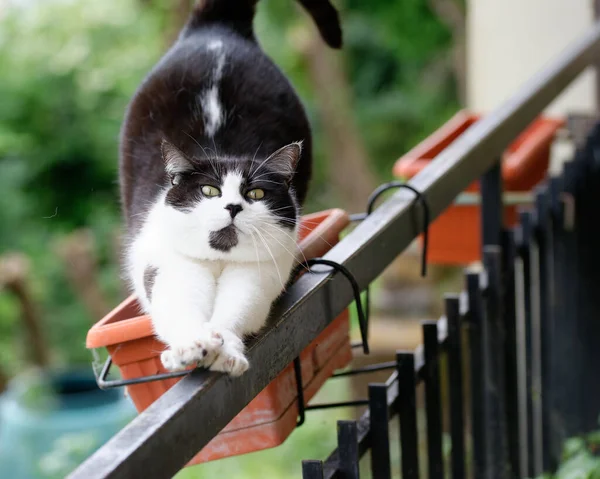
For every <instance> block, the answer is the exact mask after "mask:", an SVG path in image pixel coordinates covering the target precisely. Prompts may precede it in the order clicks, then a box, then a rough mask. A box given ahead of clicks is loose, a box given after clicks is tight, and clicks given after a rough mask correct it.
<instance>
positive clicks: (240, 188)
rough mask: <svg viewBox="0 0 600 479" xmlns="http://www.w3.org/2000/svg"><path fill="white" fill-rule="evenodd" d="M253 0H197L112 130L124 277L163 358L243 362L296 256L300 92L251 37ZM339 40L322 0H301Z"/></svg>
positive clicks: (302, 117) (303, 167)
mask: <svg viewBox="0 0 600 479" xmlns="http://www.w3.org/2000/svg"><path fill="white" fill-rule="evenodd" d="M257 1H258V0H204V1H203V2H200V4H199V5H198V6H196V7H195V9H194V11H193V13H192V16H191V18H190V20H189V21H188V23H187V25H186V26H185V28H184V29H183V30H182V32H181V34H180V36H179V39H178V40H177V42H176V43H175V44H174V45H173V47H172V48H171V49H170V50H169V51H168V52H167V53H166V54H165V56H164V57H163V58H162V59H161V60H160V61H159V63H158V64H157V65H156V66H155V67H154V69H153V70H152V71H151V72H150V74H149V75H148V76H147V78H146V79H145V80H144V81H143V83H142V84H141V86H140V87H139V89H138V91H137V92H136V93H135V95H134V97H133V99H132V101H131V103H130V105H129V107H128V110H127V113H126V117H125V121H124V125H123V128H122V132H121V150H120V179H121V196H122V203H123V209H124V214H125V217H126V219H127V227H128V234H129V238H130V241H129V243H128V248H127V253H126V266H127V276H128V279H129V281H130V282H131V284H132V287H133V289H134V292H135V293H136V295H137V297H138V299H139V302H140V304H141V305H142V308H143V309H144V311H145V312H146V313H148V314H150V316H151V318H152V323H153V326H154V330H155V333H156V335H157V336H158V337H159V338H160V339H161V340H162V341H163V342H165V343H166V344H167V345H168V349H167V350H166V351H164V352H163V353H162V356H161V359H162V362H163V364H164V366H165V367H166V368H167V369H168V370H177V369H182V368H185V367H187V366H189V365H193V364H198V365H199V366H206V367H210V368H211V369H212V370H215V371H223V372H226V373H229V374H231V375H240V374H242V373H244V372H245V371H246V370H247V369H248V361H247V360H246V357H245V355H244V343H243V339H244V336H246V335H248V334H253V333H256V332H258V331H259V330H260V329H261V328H262V327H263V325H264V324H265V321H266V319H267V316H268V313H269V310H270V308H271V305H272V303H273V301H274V300H275V299H277V297H278V296H279V295H280V294H281V293H282V291H283V289H284V287H285V284H286V282H287V280H288V279H289V276H290V272H291V270H292V266H293V263H294V259H295V254H294V252H295V251H296V241H297V233H298V218H299V214H300V206H301V205H302V203H303V202H304V199H305V197H306V193H307V189H308V184H309V180H310V175H311V161H312V154H311V132H310V127H309V124H308V120H307V118H306V114H305V111H304V108H303V106H302V104H301V103H300V101H299V99H298V97H297V95H296V94H295V92H294V89H293V88H292V86H291V85H290V83H289V82H288V81H287V80H286V78H285V77H284V75H283V74H282V73H281V71H280V70H279V69H278V68H277V67H276V66H275V65H274V64H273V63H272V62H271V60H269V58H268V57H267V56H266V55H265V54H264V53H263V51H262V50H261V48H260V47H259V45H258V43H257V41H256V39H255V37H254V33H253V28H252V22H253V18H254V11H255V5H256V3H257ZM298 1H299V2H300V3H301V4H302V5H303V6H304V7H305V8H306V9H307V11H308V12H309V13H310V14H311V16H312V17H313V19H314V20H315V22H316V23H317V26H318V28H319V30H320V32H321V35H322V36H323V38H324V39H325V40H326V42H327V43H328V44H329V45H330V46H331V47H334V48H339V47H340V46H341V42H342V38H341V29H340V25H339V19H338V14H337V11H336V10H335V8H334V7H333V6H332V5H331V4H330V3H329V1H328V0H298Z"/></svg>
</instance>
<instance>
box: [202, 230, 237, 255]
mask: <svg viewBox="0 0 600 479" xmlns="http://www.w3.org/2000/svg"><path fill="white" fill-rule="evenodd" d="M238 231H239V228H237V227H236V226H235V225H234V224H233V223H231V224H230V225H229V226H226V227H225V228H222V229H220V230H217V231H211V233H210V235H209V237H208V244H209V245H210V247H211V248H213V249H216V250H217V251H222V252H223V253H227V252H229V251H231V249H232V248H234V247H235V246H237V244H238V242H239V239H238Z"/></svg>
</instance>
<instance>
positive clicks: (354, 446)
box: [337, 421, 360, 479]
mask: <svg viewBox="0 0 600 479" xmlns="http://www.w3.org/2000/svg"><path fill="white" fill-rule="evenodd" d="M337 424H338V426H337V435H338V455H339V458H340V465H339V470H340V474H341V477H343V478H344V479H358V477H359V474H358V462H359V460H360V457H359V455H358V428H357V425H356V421H338V423H337Z"/></svg>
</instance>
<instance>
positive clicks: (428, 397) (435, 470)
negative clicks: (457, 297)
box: [423, 321, 444, 479]
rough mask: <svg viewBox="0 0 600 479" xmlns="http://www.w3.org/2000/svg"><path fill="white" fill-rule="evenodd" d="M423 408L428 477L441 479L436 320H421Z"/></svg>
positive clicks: (442, 475) (440, 421)
mask: <svg viewBox="0 0 600 479" xmlns="http://www.w3.org/2000/svg"><path fill="white" fill-rule="evenodd" d="M423 346H424V357H425V367H424V373H425V374H424V379H425V409H426V415H427V460H428V461H427V463H428V468H429V478H430V479H443V477H444V462H443V461H444V457H443V452H442V406H441V397H440V396H441V393H440V357H439V345H438V328H437V322H435V321H426V322H423Z"/></svg>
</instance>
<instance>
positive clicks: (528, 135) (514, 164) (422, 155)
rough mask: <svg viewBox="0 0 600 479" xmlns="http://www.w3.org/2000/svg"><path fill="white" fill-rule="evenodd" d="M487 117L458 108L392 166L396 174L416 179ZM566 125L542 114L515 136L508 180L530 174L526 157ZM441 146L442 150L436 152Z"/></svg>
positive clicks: (506, 157) (505, 166)
mask: <svg viewBox="0 0 600 479" xmlns="http://www.w3.org/2000/svg"><path fill="white" fill-rule="evenodd" d="M483 117H484V114H482V113H479V112H475V111H472V110H469V109H467V108H464V109H461V110H459V111H457V112H456V113H455V114H454V116H452V117H451V118H450V119H449V120H447V121H446V122H445V123H444V124H443V125H442V126H440V127H439V128H438V129H437V130H435V131H434V132H433V133H431V134H430V135H428V136H427V137H426V138H424V139H423V140H422V141H421V142H419V143H418V144H417V145H415V146H414V147H413V148H412V149H410V150H409V151H408V152H407V153H406V154H404V155H403V156H401V157H400V158H399V159H398V160H396V162H395V163H394V166H393V168H392V171H393V174H394V176H396V177H398V178H412V177H413V176H415V175H416V174H417V173H419V172H420V171H421V170H422V169H423V168H424V167H425V166H426V165H427V164H429V163H430V162H431V161H433V160H434V159H435V158H436V157H437V156H438V155H439V154H440V153H441V152H442V151H444V150H446V149H447V148H448V146H449V145H451V144H452V143H453V142H454V141H456V140H457V139H458V138H459V137H461V136H462V135H463V134H464V133H465V131H466V130H468V129H469V128H471V126H473V125H474V124H475V123H477V122H478V121H479V120H480V119H482V118H483ZM564 124H565V120H564V118H562V117H557V116H552V115H544V114H542V115H540V116H538V117H537V118H536V119H535V120H534V121H532V122H531V124H529V125H528V126H527V128H525V129H524V130H523V131H522V132H521V133H520V134H519V135H518V136H517V137H515V139H514V140H513V141H512V142H511V144H510V145H509V146H508V147H507V149H506V150H505V152H504V154H503V158H502V160H503V161H502V173H503V178H504V179H505V181H511V180H516V179H519V177H520V176H522V175H524V174H526V173H527V172H526V171H524V170H526V166H523V165H524V163H525V160H526V158H527V157H530V156H531V155H532V154H533V153H534V152H535V151H536V150H538V149H539V148H540V145H541V142H540V139H542V140H543V143H546V142H547V143H549V142H550V141H551V138H552V137H553V136H554V133H555V132H556V130H557V129H558V128H560V127H562V126H564ZM444 143H448V145H446V146H444V147H442V148H440V144H444ZM438 149H439V150H440V151H439V152H438V153H435V151H436V150H438Z"/></svg>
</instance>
